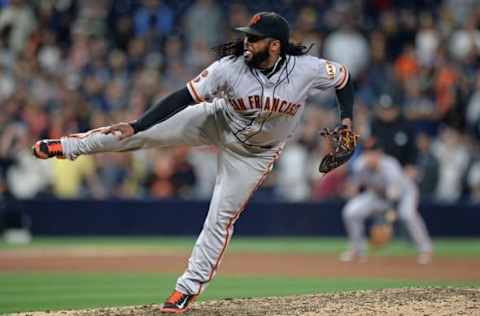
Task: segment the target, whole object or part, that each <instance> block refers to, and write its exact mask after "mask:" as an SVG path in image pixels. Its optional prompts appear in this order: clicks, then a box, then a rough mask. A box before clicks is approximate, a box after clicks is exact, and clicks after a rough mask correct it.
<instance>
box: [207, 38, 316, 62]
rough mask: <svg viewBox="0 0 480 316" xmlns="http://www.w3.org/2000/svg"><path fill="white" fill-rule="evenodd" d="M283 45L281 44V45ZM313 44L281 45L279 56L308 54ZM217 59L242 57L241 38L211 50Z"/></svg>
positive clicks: (290, 43)
mask: <svg viewBox="0 0 480 316" xmlns="http://www.w3.org/2000/svg"><path fill="white" fill-rule="evenodd" d="M282 44H283V43H282ZM313 45H314V44H311V45H310V46H309V47H308V48H307V46H305V45H303V44H301V43H300V44H297V43H292V42H289V43H288V44H287V45H282V52H281V55H282V56H285V55H292V56H302V55H306V54H308V52H310V50H311V49H312V47H313ZM212 50H213V51H214V53H215V55H216V56H217V58H218V59H220V58H223V57H225V56H231V57H233V58H237V57H239V56H242V55H243V52H244V50H245V48H244V47H243V38H238V39H236V40H234V41H231V42H227V43H225V44H220V45H217V46H214V47H213V48H212Z"/></svg>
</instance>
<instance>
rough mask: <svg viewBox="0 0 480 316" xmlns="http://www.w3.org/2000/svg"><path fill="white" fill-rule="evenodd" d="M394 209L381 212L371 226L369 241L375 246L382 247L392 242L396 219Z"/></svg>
mask: <svg viewBox="0 0 480 316" xmlns="http://www.w3.org/2000/svg"><path fill="white" fill-rule="evenodd" d="M396 217H397V216H396V213H395V211H394V210H393V209H389V210H387V211H386V212H384V213H382V214H380V215H379V216H378V217H377V218H376V220H375V222H374V223H373V225H372V226H371V227H370V239H369V243H370V245H371V246H372V247H374V248H377V249H378V248H380V247H383V246H385V245H387V244H389V243H390V241H391V240H392V236H393V223H394V222H395V220H396Z"/></svg>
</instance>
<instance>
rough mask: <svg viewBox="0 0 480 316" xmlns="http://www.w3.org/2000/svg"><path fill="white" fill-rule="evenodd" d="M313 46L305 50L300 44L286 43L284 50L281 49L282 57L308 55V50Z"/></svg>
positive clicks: (311, 45)
mask: <svg viewBox="0 0 480 316" xmlns="http://www.w3.org/2000/svg"><path fill="white" fill-rule="evenodd" d="M313 45H315V44H310V46H309V47H308V48H307V46H305V45H303V44H302V43H298V44H297V43H292V42H288V44H287V45H285V49H283V48H282V55H283V56H285V55H292V56H302V55H306V54H308V52H310V50H311V49H312V47H313Z"/></svg>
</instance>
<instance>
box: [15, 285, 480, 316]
mask: <svg viewBox="0 0 480 316" xmlns="http://www.w3.org/2000/svg"><path fill="white" fill-rule="evenodd" d="M159 308H160V307H159V306H158V305H143V306H130V307H118V308H101V309H94V310H93V309H92V310H82V311H56V312H35V313H33V312H30V313H23V314H14V315H17V316H19V315H23V316H27V315H29V316H47V315H48V316H57V315H62V316H99V315H102V316H114V315H115V316H117V315H125V316H126V315H128V316H136V315H152V316H153V315H160V312H159ZM187 315H191V316H233V315H235V316H247V315H248V316H256V315H259V316H260V315H262V316H263V315H284V316H292V315H302V316H314V315H398V316H400V315H422V316H425V315H480V289H457V288H426V289H417V288H404V289H385V290H377V291H357V292H343V293H335V294H317V295H302V296H287V297H267V298H251V299H225V300H221V301H206V302H200V303H196V304H194V305H193V306H192V310H191V311H190V312H189V313H187Z"/></svg>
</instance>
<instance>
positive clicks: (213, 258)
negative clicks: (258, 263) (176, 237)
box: [176, 149, 279, 295]
mask: <svg viewBox="0 0 480 316" xmlns="http://www.w3.org/2000/svg"><path fill="white" fill-rule="evenodd" d="M278 154H279V153H278V152H272V153H271V154H269V155H268V156H263V157H252V156H249V157H244V156H243V155H239V154H238V153H235V152H232V151H230V150H228V149H227V150H225V149H223V151H222V152H221V153H220V154H219V158H218V159H219V163H218V168H219V170H218V175H217V180H216V184H215V189H214V193H213V196H212V200H211V202H210V207H209V210H208V215H207V218H206V220H205V223H204V226H203V230H202V232H201V234H200V236H199V237H198V239H197V241H196V243H195V246H194V248H193V251H192V255H191V257H190V259H189V261H188V267H187V270H186V271H185V273H184V274H183V275H182V276H181V277H180V278H179V279H178V281H177V287H176V289H177V291H180V292H182V293H186V294H195V295H198V294H200V293H201V292H202V291H203V290H204V289H205V288H206V287H207V284H208V282H210V281H211V279H212V278H213V277H214V276H215V273H216V272H217V268H218V266H219V264H220V262H221V261H222V257H223V255H224V254H225V250H226V248H227V245H228V243H229V241H230V239H231V238H232V234H233V226H234V224H235V221H236V220H237V219H238V218H239V216H240V214H241V212H242V211H243V209H244V208H245V206H246V204H247V202H248V200H249V198H250V197H251V195H252V194H253V193H254V192H255V190H256V189H257V188H258V187H259V186H260V185H261V184H262V182H263V181H264V180H265V178H266V177H267V175H268V174H269V173H270V172H271V170H272V167H273V163H274V162H275V160H276V159H277V158H278Z"/></svg>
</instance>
